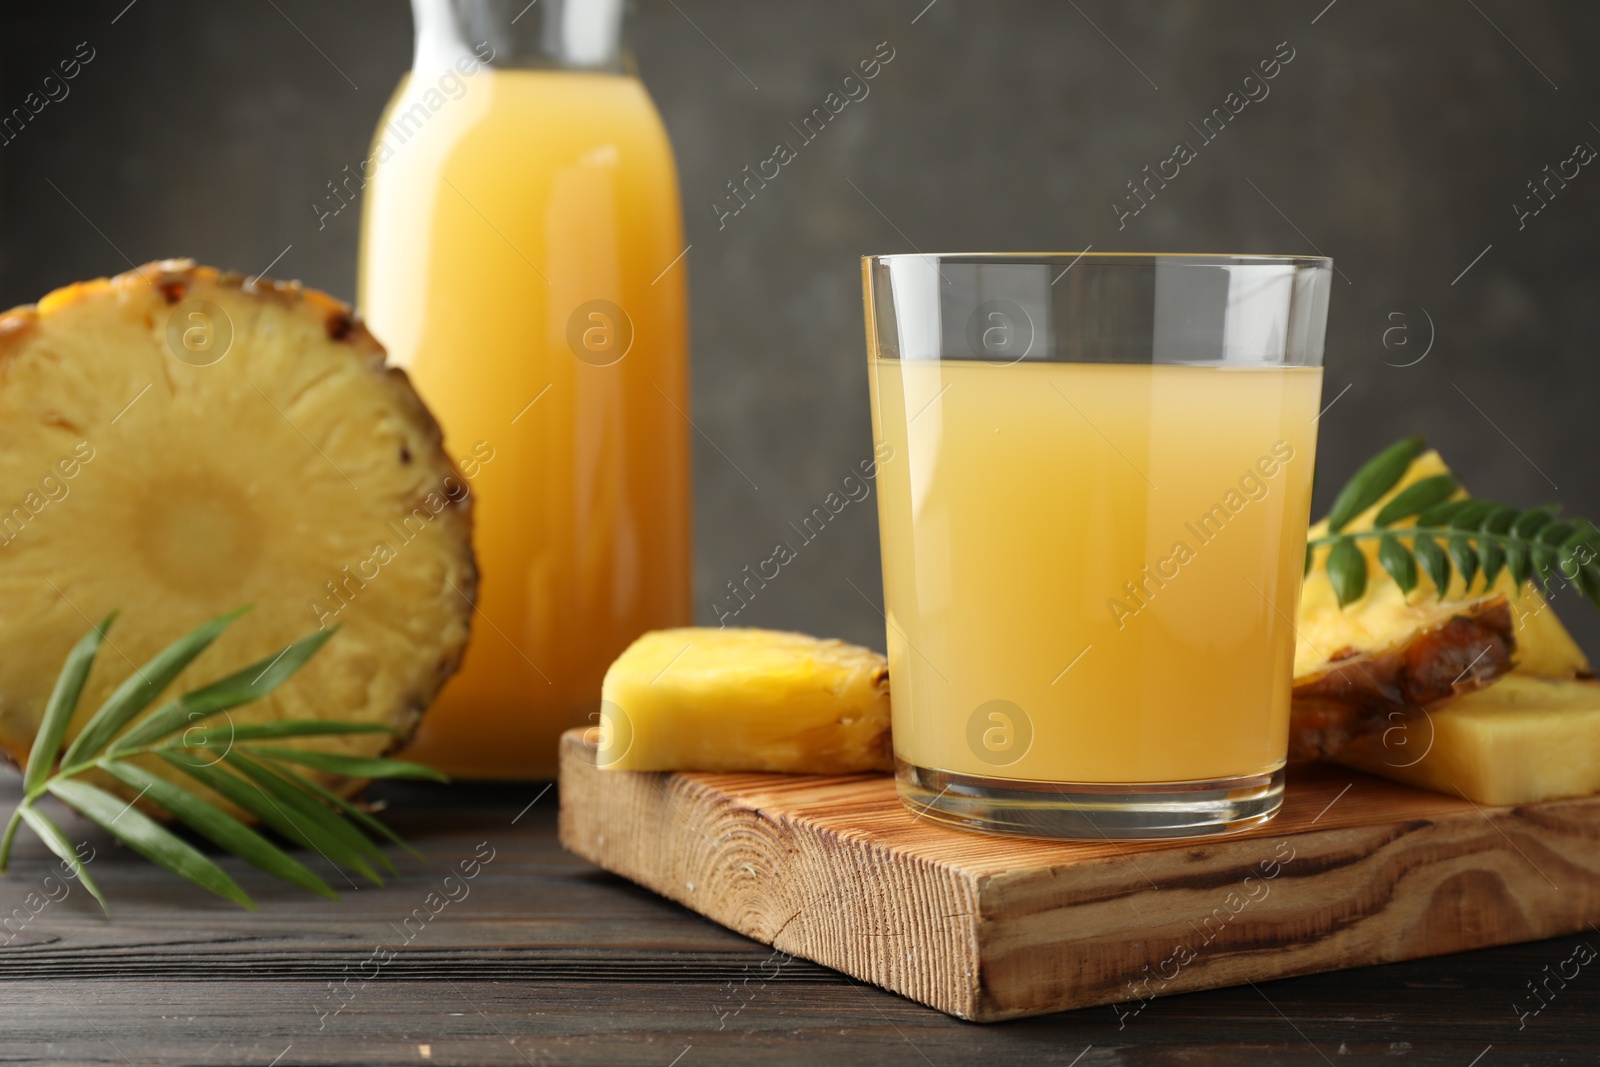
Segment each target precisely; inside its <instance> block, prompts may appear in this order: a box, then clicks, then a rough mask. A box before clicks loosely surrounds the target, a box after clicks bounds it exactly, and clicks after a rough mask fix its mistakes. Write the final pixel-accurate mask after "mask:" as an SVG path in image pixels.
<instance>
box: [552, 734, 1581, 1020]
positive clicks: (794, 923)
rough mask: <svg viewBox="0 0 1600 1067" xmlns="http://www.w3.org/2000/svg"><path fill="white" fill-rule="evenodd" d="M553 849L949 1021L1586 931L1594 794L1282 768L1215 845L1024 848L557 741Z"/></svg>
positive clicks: (868, 800)
mask: <svg viewBox="0 0 1600 1067" xmlns="http://www.w3.org/2000/svg"><path fill="white" fill-rule="evenodd" d="M561 787H562V794H561V795H562V800H561V817H560V828H561V841H562V843H563V844H564V845H565V846H566V847H567V848H569V849H571V850H573V851H574V852H575V853H577V854H578V855H580V856H583V857H584V858H586V859H588V860H590V861H592V862H594V863H596V864H598V865H599V866H601V867H604V868H606V869H607V870H611V871H615V872H616V873H618V874H621V875H623V876H624V877H627V878H629V879H632V880H633V881H636V882H638V883H639V884H641V885H643V886H646V887H647V888H650V889H653V890H655V891H656V892H659V893H661V894H662V895H664V896H666V897H669V898H671V899H673V900H676V901H679V902H680V903H682V904H684V905H686V906H688V907H690V908H693V909H694V910H696V911H698V912H700V913H701V914H702V915H706V916H708V917H709V918H712V919H715V920H716V921H717V922H720V923H723V924H724V925H726V926H728V927H730V928H732V929H734V930H737V931H738V932H740V933H743V934H746V935H748V936H750V937H753V938H755V939H756V940H759V941H763V942H766V943H768V944H771V945H773V946H774V947H775V948H777V949H780V950H781V951H783V952H785V953H789V954H792V955H795V956H799V957H802V958H805V959H809V960H813V961H816V962H818V963H821V964H824V965H826V966H829V967H833V968H836V969H838V970H841V971H843V972H845V973H846V974H850V975H853V976H855V977H857V978H861V979H864V980H866V981H869V982H872V983H875V984H877V985H880V986H883V987H884V988H886V989H890V990H893V991H895V992H898V993H902V994H904V995H905V996H908V997H911V998H912V999H914V1000H918V1001H921V1002H922V1003H924V1004H928V1005H930V1006H932V1007H935V1008H938V1009H939V1010H941V1011H945V1012H948V1013H950V1014H952V1015H955V1016H958V1017H960V1018H964V1019H971V1020H975V1021H980V1022H988V1021H993V1020H999V1019H1008V1018H1016V1017H1020V1016H1027V1015H1035V1014H1040V1013H1044V1012H1053V1011H1060V1010H1063V1009H1067V1008H1077V1007H1084V1006H1088V1005H1102V1004H1117V1005H1118V1007H1117V1008H1116V1009H1114V1010H1116V1011H1117V1012H1118V1013H1119V1016H1120V1015H1121V1014H1122V1013H1130V1017H1131V1015H1136V1014H1137V1013H1138V1012H1139V1011H1140V1010H1141V1008H1142V1006H1143V1005H1144V1004H1145V1003H1146V1002H1148V1001H1149V1000H1150V999H1151V998H1152V997H1154V996H1159V995H1163V994H1169V993H1176V992H1181V991H1186V990H1196V989H1210V988H1216V987H1220V986H1228V985H1236V984H1241V983H1246V982H1260V981H1265V980H1268V979H1274V978H1282V977H1286V976H1290V975H1299V974H1309V973H1314V972H1320V971H1330V970H1337V969H1341V968H1348V967H1359V966H1365V965H1369V964H1374V963H1386V962H1392V961H1396V960H1406V959H1414V958H1418V957H1425V956H1435V955H1441V954H1444V953H1450V952H1460V951H1463V950H1466V949H1472V948H1481V947H1485V946H1489V945H1500V944H1509V943H1514V942H1520V941H1528V940H1533V939H1537V938H1547V937H1553V936H1556V935H1558V934H1564V933H1571V932H1574V931H1578V930H1588V929H1589V925H1588V924H1589V923H1590V922H1591V921H1594V920H1597V919H1600V798H1585V799H1580V800H1564V801H1551V802H1547V803H1543V804H1535V805H1528V806H1524V807H1520V808H1482V807H1479V806H1477V805H1474V804H1472V803H1471V802H1469V801H1465V800H1460V799H1456V798H1452V797H1448V796H1444V795H1442V794H1437V793H1429V792H1423V791H1420V790H1415V789H1411V788H1408V787H1405V786H1401V785H1397V784H1395V783H1391V782H1387V781H1383V780H1381V779H1376V778H1370V777H1367V776H1364V775H1360V774H1356V773H1354V772H1349V771H1344V770H1341V769H1337V768H1323V767H1319V766H1310V765H1306V766H1296V767H1294V768H1292V774H1291V776H1290V782H1289V790H1288V796H1287V798H1286V801H1285V805H1284V810H1283V812H1282V814H1280V815H1279V816H1278V817H1277V818H1276V819H1275V820H1273V822H1271V823H1269V824H1268V825H1266V826H1264V827H1260V828H1258V829H1256V830H1252V831H1249V832H1246V833H1242V834H1238V835H1235V836H1232V837H1227V838H1220V839H1212V840H1208V841H1184V842H1164V843H1140V844H1133V843H1126V842H1112V841H1100V842H1067V843H1055V842H1040V841H1018V840H1015V839H1009V838H999V837H987V836H982V835H978V834H972V833H966V832H963V831H958V830H951V829H947V828H944V827H941V826H937V825H935V824H933V823H931V822H929V821H927V820H923V819H917V818H915V817H913V816H912V815H911V814H910V813H909V812H908V811H907V810H906V809H905V808H904V807H902V806H901V804H900V802H899V800H898V799H897V798H896V796H895V791H894V784H893V782H892V780H890V779H888V778H884V777H873V776H856V777H847V778H813V777H798V776H782V775H759V774H670V775H669V774H645V773H632V772H615V771H600V770H598V769H596V768H595V766H594V762H593V758H592V753H591V751H590V750H589V749H588V748H587V747H586V746H585V745H584V744H583V742H582V740H581V734H580V733H578V732H576V731H574V732H572V733H569V734H568V735H567V737H566V738H565V739H564V741H563V751H562V769H561Z"/></svg>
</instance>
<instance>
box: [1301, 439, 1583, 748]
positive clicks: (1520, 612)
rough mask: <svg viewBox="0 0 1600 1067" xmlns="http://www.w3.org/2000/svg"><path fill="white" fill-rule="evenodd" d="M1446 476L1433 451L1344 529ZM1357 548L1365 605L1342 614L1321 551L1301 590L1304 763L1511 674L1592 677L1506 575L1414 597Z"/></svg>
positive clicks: (1530, 596) (1456, 581) (1316, 529)
mask: <svg viewBox="0 0 1600 1067" xmlns="http://www.w3.org/2000/svg"><path fill="white" fill-rule="evenodd" d="M1448 473H1449V470H1448V468H1447V467H1445V465H1444V462H1443V460H1441V459H1440V457H1439V454H1438V453H1437V452H1432V451H1430V452H1427V453H1424V454H1423V455H1421V456H1419V457H1418V458H1417V459H1416V460H1415V461H1414V462H1413V463H1412V464H1411V467H1410V469H1409V470H1407V471H1406V474H1405V476H1404V477H1403V478H1402V479H1401V480H1400V482H1399V484H1398V485H1396V486H1395V487H1394V489H1392V490H1391V491H1390V492H1389V493H1388V494H1386V495H1385V496H1384V497H1383V499H1381V500H1379V501H1378V502H1377V503H1375V504H1374V505H1373V506H1372V507H1370V508H1368V509H1367V510H1366V511H1365V512H1363V513H1362V514H1361V515H1359V516H1357V517H1356V518H1355V519H1354V520H1353V521H1352V522H1351V523H1350V524H1349V526H1348V527H1346V529H1348V530H1350V531H1358V530H1369V529H1371V528H1372V520H1373V517H1374V516H1375V515H1376V514H1377V513H1378V511H1379V509H1380V508H1382V507H1383V505H1384V504H1386V503H1387V502H1388V501H1389V499H1390V498H1391V497H1393V496H1394V495H1395V494H1397V493H1399V492H1400V491H1401V490H1403V489H1405V488H1406V487H1407V486H1409V485H1411V484H1412V483H1413V482H1416V481H1419V480H1421V479H1423V478H1428V477H1431V476H1433V475H1436V474H1448ZM1461 495H1464V494H1461ZM1405 525H1406V524H1401V525H1399V526H1397V527H1396V529H1399V530H1403V529H1404V526H1405ZM1327 528H1328V527H1327V521H1326V520H1323V521H1322V522H1319V523H1317V524H1316V525H1315V526H1313V527H1312V528H1311V531H1310V535H1309V536H1310V537H1311V538H1312V539H1316V538H1318V537H1321V536H1324V535H1325V534H1326V533H1327ZM1357 543H1358V545H1359V546H1360V547H1361V550H1362V551H1363V552H1364V553H1365V554H1366V556H1367V570H1368V573H1369V575H1370V576H1371V578H1370V580H1369V582H1368V585H1367V592H1366V594H1365V595H1364V596H1363V597H1362V598H1361V599H1360V600H1359V601H1357V602H1355V603H1353V604H1350V605H1348V606H1346V607H1344V608H1341V607H1340V606H1339V602H1338V599H1337V597H1336V596H1335V595H1334V591H1333V586H1332V584H1331V583H1330V582H1329V580H1328V575H1327V570H1326V568H1325V553H1323V552H1319V553H1318V555H1317V558H1316V560H1315V563H1314V565H1313V567H1312V569H1311V572H1310V573H1309V574H1308V575H1307V576H1306V580H1305V584H1304V587H1303V589H1302V591H1301V596H1300V607H1299V611H1298V614H1297V617H1296V621H1295V626H1296V632H1297V640H1296V643H1295V669H1294V677H1295V683H1294V701H1293V714H1292V726H1291V732H1290V736H1291V745H1290V748H1291V754H1292V755H1294V756H1295V757H1296V758H1314V757H1319V756H1327V755H1331V754H1333V753H1334V752H1337V751H1338V750H1339V749H1340V748H1342V747H1343V746H1344V745H1345V744H1347V743H1349V742H1350V741H1351V740H1352V739H1354V738H1356V737H1359V736H1361V735H1363V734H1366V733H1370V732H1374V731H1382V730H1383V729H1385V728H1386V727H1387V725H1388V723H1389V722H1390V716H1391V715H1392V714H1394V713H1396V712H1400V713H1404V712H1406V711H1407V710H1409V709H1415V708H1419V707H1433V706H1435V705H1437V704H1439V703H1440V702H1443V701H1446V700H1449V699H1450V698H1452V697H1454V696H1457V695H1459V694H1463V693H1468V692H1471V691H1473V690H1475V689H1480V688H1482V687H1484V686H1487V685H1489V684H1491V683H1493V682H1494V681H1495V680H1496V679H1498V678H1500V677H1501V676H1503V675H1504V674H1506V673H1507V672H1508V671H1512V670H1515V671H1517V672H1520V673H1523V674H1529V675H1537V676H1541V677H1552V678H1584V677H1590V676H1591V672H1590V670H1589V661H1588V660H1587V659H1586V658H1585V657H1584V655H1583V652H1582V651H1581V650H1580V649H1579V648H1578V646H1577V643H1576V642H1574V641H1573V639H1572V636H1571V635H1570V634H1569V633H1567V630H1566V628H1565V627H1564V626H1562V625H1561V621H1560V620H1559V619H1558V618H1557V617H1556V614H1555V612H1554V611H1553V610H1551V609H1550V607H1549V606H1548V604H1547V603H1546V602H1545V600H1544V598H1543V597H1542V596H1541V595H1540V594H1539V592H1538V591H1537V590H1536V589H1535V588H1534V587H1533V586H1532V585H1526V586H1522V587H1520V588H1519V587H1518V586H1517V585H1516V583H1514V582H1513V581H1512V579H1511V577H1510V575H1509V574H1508V573H1505V572H1502V573H1501V574H1500V575H1499V576H1498V577H1497V578H1496V580H1495V583H1494V585H1493V586H1492V587H1490V588H1488V589H1484V588H1482V583H1481V581H1480V582H1478V583H1477V586H1476V588H1475V589H1473V590H1472V591H1470V592H1469V591H1468V589H1467V587H1466V586H1465V584H1464V583H1463V581H1462V579H1461V575H1460V573H1459V572H1454V573H1453V574H1452V577H1451V579H1450V585H1449V587H1448V588H1447V589H1445V590H1444V591H1443V596H1442V597H1441V596H1440V595H1439V591H1438V590H1437V589H1436V588H1435V586H1434V585H1433V583H1432V581H1431V580H1430V579H1429V578H1428V576H1427V575H1426V574H1425V573H1424V574H1421V575H1419V584H1418V586H1417V588H1416V589H1414V590H1412V592H1411V593H1410V594H1406V593H1404V592H1402V591H1401V590H1400V587H1399V586H1398V585H1396V584H1395V583H1394V582H1393V581H1390V580H1389V578H1388V576H1387V575H1386V574H1384V572H1383V570H1382V568H1381V566H1380V565H1379V563H1378V558H1377V553H1378V548H1377V541H1376V540H1367V541H1361V542H1357Z"/></svg>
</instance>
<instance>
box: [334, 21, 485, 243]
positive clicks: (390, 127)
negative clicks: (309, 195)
mask: <svg viewBox="0 0 1600 1067" xmlns="http://www.w3.org/2000/svg"><path fill="white" fill-rule="evenodd" d="M472 51H473V53H474V54H475V55H476V56H477V58H476V59H474V58H473V56H472V55H462V56H460V57H459V58H457V59H456V61H455V65H454V67H453V68H452V67H446V68H445V71H444V73H443V74H441V75H439V77H438V79H437V80H436V81H435V82H434V83H433V84H432V85H430V86H428V88H426V89H423V90H422V91H421V92H417V91H416V90H414V89H412V88H411V87H409V86H408V87H407V89H406V95H405V96H404V97H403V98H402V101H401V102H402V103H404V102H405V101H410V106H408V107H405V108H399V107H397V108H396V110H395V112H394V113H393V114H392V115H390V116H389V121H388V122H386V123H384V125H383V126H381V127H380V128H379V131H378V134H379V136H378V143H377V145H376V146H374V147H373V150H372V155H370V156H368V157H367V158H366V159H363V160H362V161H361V162H360V163H357V164H354V166H353V169H352V165H351V164H349V163H346V164H345V165H344V170H342V171H340V174H341V175H343V177H341V178H339V179H338V181H337V184H336V183H335V182H334V180H332V179H330V180H329V181H328V193H329V195H328V196H324V197H322V198H321V199H319V200H316V201H314V202H313V203H312V204H311V212H312V214H314V215H316V217H317V229H319V230H322V229H326V228H327V225H328V220H329V219H331V218H333V217H334V216H335V215H338V214H339V212H341V211H343V210H344V209H345V208H347V207H349V206H350V205H351V204H353V203H355V202H356V200H357V199H358V198H359V197H360V195H361V190H363V189H365V188H366V187H367V183H368V182H369V181H371V180H372V175H373V173H374V172H375V169H376V168H377V167H378V166H380V165H382V164H384V163H387V162H388V161H389V159H390V158H391V157H393V156H394V153H395V149H397V148H398V147H399V146H401V145H403V144H405V143H406V142H407V141H409V140H411V138H413V137H415V136H416V135H417V134H418V133H420V132H422V128H423V127H424V126H425V125H427V122H428V120H429V119H431V118H433V116H434V115H435V114H437V113H438V111H439V109H440V108H442V107H444V106H445V104H447V103H449V102H450V101H452V100H460V99H461V98H462V97H463V96H466V95H467V83H466V82H465V81H464V80H463V79H464V78H470V77H472V76H473V75H474V74H476V73H478V71H479V70H480V69H481V68H482V67H483V65H484V64H485V63H488V62H491V61H492V60H493V59H494V54H495V53H494V48H493V47H492V46H491V45H490V44H489V43H488V42H487V41H480V42H478V43H477V44H476V45H474V46H473V48H472ZM458 72H459V73H458ZM413 76H414V75H413ZM352 183H354V187H352ZM341 190H343V192H344V193H348V194H349V199H348V200H346V199H345V197H344V196H343V195H341V193H340V191H341Z"/></svg>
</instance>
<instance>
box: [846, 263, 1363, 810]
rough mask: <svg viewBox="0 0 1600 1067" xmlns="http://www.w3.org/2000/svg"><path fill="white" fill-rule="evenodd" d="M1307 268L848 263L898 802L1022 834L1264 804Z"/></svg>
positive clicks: (1303, 371)
mask: <svg viewBox="0 0 1600 1067" xmlns="http://www.w3.org/2000/svg"><path fill="white" fill-rule="evenodd" d="M1331 269H1332V262H1331V261H1330V260H1327V259H1322V258H1310V257H1305V258H1300V257H1278V256H1190V255H1172V256H1150V255H1094V254H1085V255H1081V256H1074V255H1062V256H1055V255H1004V256H1001V255H948V256H931V255H898V256H880V257H868V258H867V259H866V260H864V262H863V270H864V283H865V296H866V313H867V343H868V355H869V372H870V384H871V390H872V417H873V429H874V436H875V439H876V440H875V443H876V444H877V446H878V448H879V454H880V455H882V456H884V457H885V458H883V459H881V460H880V462H879V464H878V475H877V479H878V489H879V495H878V515H879V527H880V531H881V537H882V549H883V572H884V599H885V615H886V619H887V623H888V626H887V640H888V651H889V662H890V669H889V672H890V678H891V679H892V687H891V701H892V705H893V718H894V731H893V732H894V746H895V757H896V760H895V762H896V767H897V777H898V781H899V788H900V793H901V797H902V799H903V800H904V801H905V802H906V803H907V805H908V806H910V807H911V808H912V810H913V811H916V812H918V813H919V814H922V815H925V816H927V817H929V818H932V819H936V820H939V821H943V822H947V823H952V824H956V825H961V826H966V827H969V828H973V829H979V830H986V831H990V832H996V833H1007V834H1017V835H1026V836H1044V837H1088V838H1101V837H1124V838H1137V837H1172V836H1201V835H1208V834H1216V833H1226V832H1231V831H1235V830H1239V829H1244V828H1246V827H1249V826H1253V825H1256V824H1258V823H1260V822H1264V821H1265V820H1267V819H1269V818H1271V817H1272V816H1273V815H1274V814H1275V813H1276V812H1277V810H1278V808H1279V806H1280V805H1281V803H1282V796H1283V765H1284V759H1285V754H1286V751H1287V744H1288V725H1289V693H1290V684H1291V669H1292V664H1293V658H1294V637H1295V635H1294V628H1293V623H1292V621H1291V620H1293V618H1294V614H1295V607H1296V602H1297V599H1298V597H1299V592H1300V580H1301V573H1302V566H1303V562H1304V554H1305V538H1306V525H1307V520H1308V518H1309V511H1310V488H1311V471H1312V465H1313V459H1314V454H1315V448H1316V421H1317V417H1318V411H1319V399H1320V396H1321V389H1322V370H1321V363H1322V350H1323V333H1324V327H1325V324H1326V319H1327V303H1328V291H1329V277H1330V275H1331Z"/></svg>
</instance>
